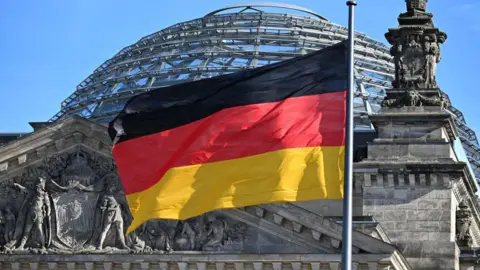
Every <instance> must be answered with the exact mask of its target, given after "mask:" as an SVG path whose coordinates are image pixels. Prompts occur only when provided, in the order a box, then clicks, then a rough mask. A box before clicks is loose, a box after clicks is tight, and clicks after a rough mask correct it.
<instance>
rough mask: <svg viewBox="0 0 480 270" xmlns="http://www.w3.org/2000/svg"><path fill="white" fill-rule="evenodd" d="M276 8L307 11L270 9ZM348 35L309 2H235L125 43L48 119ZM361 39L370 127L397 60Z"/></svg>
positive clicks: (479, 154) (479, 150)
mask: <svg viewBox="0 0 480 270" xmlns="http://www.w3.org/2000/svg"><path fill="white" fill-rule="evenodd" d="M273 8H282V9H287V10H290V11H295V12H297V13H298V12H299V13H301V14H291V13H289V14H286V13H278V12H271V11H270V10H271V9H273ZM307 15H308V16H307ZM346 38H347V28H346V27H344V26H340V25H337V24H334V23H332V22H330V21H328V20H327V19H326V18H324V17H323V16H321V15H319V14H317V13H315V12H313V11H311V10H308V9H305V8H302V7H298V6H293V5H285V4H270V3H258V4H247V5H234V6H229V7H226V8H222V9H219V10H215V11H213V12H211V13H209V14H207V15H206V16H204V17H202V18H198V19H194V20H190V21H186V22H181V23H177V24H175V25H172V26H170V27H167V28H165V29H163V30H160V31H158V32H156V33H153V34H151V35H148V36H145V37H143V38H141V39H140V40H139V41H138V42H136V43H135V44H133V45H130V46H128V47H125V48H124V49H122V50H121V51H120V52H118V53H117V54H116V55H115V56H113V57H112V58H111V59H108V60H107V61H105V62H104V63H103V64H102V65H101V66H100V67H98V68H97V69H95V70H94V71H93V73H92V74H91V75H90V76H88V77H87V78H86V79H85V80H83V81H82V82H81V83H80V84H79V85H78V86H77V88H76V91H75V92H74V93H73V94H71V95H70V96H69V97H68V98H67V99H65V100H64V101H63V102H62V104H61V110H60V111H59V112H58V113H57V114H56V115H55V116H53V117H52V118H51V119H50V120H49V121H56V120H59V119H63V118H66V117H69V116H72V115H80V116H83V117H86V118H90V119H92V120H94V121H97V122H101V123H102V122H103V123H106V122H109V121H110V120H111V119H113V117H114V116H115V115H116V114H117V113H118V112H119V111H120V110H121V109H122V108H123V106H124V104H125V102H126V101H127V100H128V99H129V98H130V97H132V96H134V95H137V94H139V93H141V92H144V91H149V90H151V89H153V88H159V87H165V86H169V85H172V84H178V83H183V82H188V81H192V80H200V79H204V78H211V77H214V76H218V75H222V74H228V73H232V72H236V71H239V70H242V69H248V68H255V67H259V66H263V65H266V64H271V63H275V62H278V61H282V60H287V59H290V58H293V57H296V56H299V55H303V54H306V53H309V52H312V51H315V50H319V49H322V48H325V47H328V46H330V45H333V44H335V43H338V42H341V41H343V40H345V39H346ZM355 39H356V45H355V77H356V86H357V88H356V92H355V100H354V110H355V121H354V122H355V129H356V130H362V129H363V130H371V129H372V126H371V124H370V122H369V120H368V114H370V113H375V112H377V111H378V110H379V109H380V103H381V101H382V100H383V98H384V96H385V89H387V88H389V87H391V82H392V81H393V74H394V66H393V62H392V58H391V56H390V53H389V50H390V49H389V47H387V46H386V45H384V44H383V43H380V42H378V41H376V40H374V39H372V38H369V37H368V36H366V35H365V34H362V33H358V32H357V33H356V35H355ZM199 91H201V90H199ZM447 98H448V96H447ZM450 112H451V113H452V115H454V116H455V119H456V122H457V126H458V127H459V130H460V135H461V140H462V143H463V145H464V148H465V150H466V153H467V156H468V158H469V160H470V163H471V165H472V168H473V169H474V171H475V173H476V174H477V178H480V147H479V144H478V140H477V137H476V135H475V133H474V132H473V130H472V129H470V128H469V127H468V126H467V124H466V122H465V119H464V117H463V114H462V113H461V112H460V111H459V110H458V109H456V108H454V107H451V108H450Z"/></svg>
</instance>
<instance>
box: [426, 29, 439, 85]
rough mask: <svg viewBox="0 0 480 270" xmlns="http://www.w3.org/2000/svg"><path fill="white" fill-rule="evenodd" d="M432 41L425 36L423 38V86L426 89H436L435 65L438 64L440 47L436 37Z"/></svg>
mask: <svg viewBox="0 0 480 270" xmlns="http://www.w3.org/2000/svg"><path fill="white" fill-rule="evenodd" d="M432 39H433V40H432V41H431V40H430V38H429V37H428V36H427V37H425V44H424V50H425V55H426V63H425V86H426V87H427V88H437V87H438V86H437V80H436V73H437V63H439V62H440V47H439V46H438V44H437V42H436V37H435V36H433V38H432Z"/></svg>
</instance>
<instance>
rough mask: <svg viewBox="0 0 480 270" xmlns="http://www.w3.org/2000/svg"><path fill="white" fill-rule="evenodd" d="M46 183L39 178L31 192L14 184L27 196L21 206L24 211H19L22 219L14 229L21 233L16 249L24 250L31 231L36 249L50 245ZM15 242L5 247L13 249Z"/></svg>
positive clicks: (49, 217)
mask: <svg viewBox="0 0 480 270" xmlns="http://www.w3.org/2000/svg"><path fill="white" fill-rule="evenodd" d="M46 181H47V180H46V179H45V178H44V177H39V178H38V180H37V182H36V183H35V187H34V189H33V190H28V189H27V188H26V187H24V186H21V185H20V184H17V183H15V184H14V185H15V186H16V187H17V188H19V189H20V190H22V191H24V192H26V193H27V194H28V195H27V198H25V201H24V204H23V205H22V210H24V211H22V210H21V212H24V216H23V219H19V221H22V222H19V223H18V224H17V227H16V229H17V230H18V232H20V233H21V239H20V245H19V246H18V249H24V247H25V245H26V244H27V241H28V240H29V239H30V237H31V234H32V230H33V233H35V234H36V237H35V241H36V242H37V247H40V248H47V247H49V246H50V244H51V240H52V238H51V233H52V222H51V216H50V215H51V211H52V202H51V201H50V197H49V196H48V193H47V191H46V189H45V187H46ZM15 234H17V232H16V233H15ZM15 242H16V240H15V239H14V240H13V241H11V242H10V243H9V244H7V246H9V247H11V248H13V247H14V245H15V244H16V243H15Z"/></svg>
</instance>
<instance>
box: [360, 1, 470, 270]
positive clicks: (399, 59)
mask: <svg viewBox="0 0 480 270" xmlns="http://www.w3.org/2000/svg"><path fill="white" fill-rule="evenodd" d="M406 4H407V12H406V13H402V14H400V16H399V17H398V22H399V26H398V27H397V28H392V29H389V31H388V33H386V35H385V36H386V38H387V40H388V42H389V43H390V44H391V45H392V48H391V54H392V56H393V57H394V63H395V81H394V83H393V88H392V89H390V90H388V91H387V98H386V99H385V101H384V102H383V104H382V107H383V108H382V110H381V112H380V113H378V114H376V115H371V116H370V119H371V121H372V123H373V125H374V127H375V129H376V131H377V134H378V137H377V138H376V139H375V140H374V141H373V143H371V144H370V145H369V146H368V157H367V158H366V159H364V160H363V161H361V162H359V163H357V164H355V166H356V167H355V168H356V183H357V184H358V185H359V186H360V185H361V187H362V188H361V191H359V192H361V193H362V195H363V196H362V198H363V214H364V215H372V216H374V218H375V219H376V220H377V221H379V223H380V224H381V226H382V227H383V228H384V230H385V231H386V234H387V235H388V237H389V239H390V240H391V241H392V243H393V244H394V245H396V246H397V247H398V248H399V250H400V252H402V254H403V255H404V256H405V257H406V259H407V261H408V262H409V264H410V266H411V267H412V269H460V268H459V267H460V263H459V254H460V250H461V249H462V248H466V247H469V246H472V245H477V244H478V240H479V239H478V224H477V223H476V221H472V220H473V219H474V220H478V216H477V215H476V214H475V218H473V219H472V210H471V209H476V208H477V202H476V199H475V196H474V195H473V194H474V192H475V191H476V186H475V180H474V179H473V177H472V175H471V174H470V173H469V172H468V169H467V165H466V164H465V163H463V162H460V161H458V159H457V156H456V153H455V151H454V148H453V143H454V141H455V140H456V139H457V130H456V127H455V125H454V122H453V118H452V116H451V115H450V114H449V113H448V111H447V110H446V108H447V107H448V104H447V103H446V100H445V99H444V98H443V97H442V94H441V91H440V89H439V87H438V84H437V80H436V76H435V75H436V67H437V63H439V62H440V46H441V44H442V43H443V42H445V40H446V38H447V36H446V34H445V33H443V32H441V31H440V30H439V29H438V28H436V27H435V26H434V24H433V20H432V18H433V15H432V14H431V13H428V12H427V9H426V8H427V1H426V0H424V1H419V0H407V1H406ZM472 224H473V225H472ZM462 269H463V268H462ZM471 269H473V268H471ZM475 269H476V268H475Z"/></svg>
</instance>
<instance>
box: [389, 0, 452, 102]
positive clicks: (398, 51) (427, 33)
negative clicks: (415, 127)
mask: <svg viewBox="0 0 480 270" xmlns="http://www.w3.org/2000/svg"><path fill="white" fill-rule="evenodd" d="M406 4H407V13H403V14H401V15H400V17H399V18H398V21H399V23H400V26H399V27H398V28H394V29H389V32H388V33H386V34H385V37H386V38H387V40H388V42H389V43H390V44H392V48H391V50H390V53H391V55H392V56H393V62H394V64H395V79H394V81H393V82H392V86H393V89H390V90H389V91H387V97H386V99H385V100H384V102H383V104H382V106H384V107H403V106H442V107H445V106H447V104H446V101H445V100H444V98H443V96H442V95H441V92H440V89H439V88H438V84H437V80H436V72H437V64H438V63H439V62H440V45H441V44H442V43H444V42H445V40H446V39H447V35H446V34H445V33H444V32H441V31H440V30H439V29H438V28H436V27H435V26H434V25H433V21H432V17H433V15H432V14H430V13H427V12H426V9H427V0H406Z"/></svg>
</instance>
